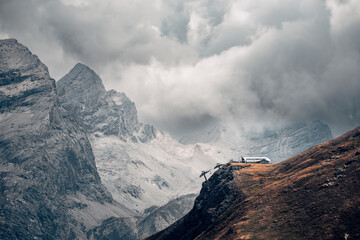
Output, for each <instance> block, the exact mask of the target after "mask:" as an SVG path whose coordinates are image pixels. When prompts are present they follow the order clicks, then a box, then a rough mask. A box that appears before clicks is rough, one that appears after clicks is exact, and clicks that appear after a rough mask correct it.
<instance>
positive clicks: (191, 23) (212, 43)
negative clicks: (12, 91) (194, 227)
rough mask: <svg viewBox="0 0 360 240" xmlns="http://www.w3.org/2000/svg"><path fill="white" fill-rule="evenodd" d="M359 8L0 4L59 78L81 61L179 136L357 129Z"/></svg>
mask: <svg viewBox="0 0 360 240" xmlns="http://www.w3.org/2000/svg"><path fill="white" fill-rule="evenodd" d="M359 26H360V3H359V1H357V0H345V1H343V0H327V1H325V0H324V1H313V0H301V1H291V0H268V1H259V0H201V1H200V0H156V1H129V0H105V1H96V0H76V1H70V0H61V1H60V0H59V1H56V0H51V1H50V0H32V1H25V0H23V1H21V0H12V1H7V0H0V37H1V38H8V37H13V38H17V39H18V40H19V41H20V42H21V43H23V44H25V45H27V46H28V47H29V48H30V50H31V51H33V52H34V53H35V54H37V55H39V57H40V59H41V60H42V61H43V62H44V63H45V64H46V65H47V66H48V67H49V70H50V74H51V75H52V76H53V77H54V78H56V79H59V78H61V77H62V76H63V75H65V74H66V73H67V72H68V71H69V70H70V69H71V67H72V66H73V65H75V63H77V62H82V63H84V64H87V65H89V66H90V67H91V68H93V69H94V70H95V71H96V72H98V73H99V74H100V76H101V77H102V79H103V81H104V83H105V86H106V88H108V89H111V88H114V89H116V90H119V91H123V92H125V93H126V94H127V95H128V96H129V97H130V98H131V99H132V100H133V101H134V102H135V103H136V105H137V108H138V112H139V115H140V118H141V120H143V121H144V122H148V123H152V124H154V125H155V126H157V127H158V128H160V129H163V130H167V131H170V132H171V133H172V134H174V135H176V136H181V135H183V134H186V133H187V132H190V131H193V130H195V129H198V128H201V127H203V126H204V125H206V124H211V123H213V122H215V121H222V122H229V123H230V122H231V123H232V124H233V123H235V124H238V125H239V126H242V127H244V126H245V127H248V128H251V127H258V126H267V125H270V126H271V125H274V124H282V123H288V122H293V121H311V120H322V121H324V122H325V123H327V124H329V125H330V127H331V129H332V130H333V133H334V135H339V134H341V133H343V132H345V131H347V130H350V129H351V128H353V127H355V126H357V125H360V107H359V105H360V94H359V92H360V27H359Z"/></svg>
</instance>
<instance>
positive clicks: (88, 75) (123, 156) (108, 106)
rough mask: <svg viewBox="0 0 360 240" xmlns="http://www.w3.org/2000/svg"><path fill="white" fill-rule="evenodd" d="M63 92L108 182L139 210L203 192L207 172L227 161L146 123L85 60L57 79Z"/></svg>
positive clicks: (119, 198) (62, 101)
mask: <svg viewBox="0 0 360 240" xmlns="http://www.w3.org/2000/svg"><path fill="white" fill-rule="evenodd" d="M88 89H89V90H88ZM57 91H58V95H59V99H60V104H61V105H62V106H63V107H64V108H65V109H66V110H67V111H69V112H70V113H71V114H72V115H73V116H74V118H76V119H77V121H78V122H79V124H80V125H81V126H82V127H83V128H84V129H85V131H86V132H87V133H88V135H89V138H90V142H91V145H92V147H93V150H94V154H95V159H96V164H97V167H98V170H99V173H100V176H101V178H102V181H103V183H104V185H105V186H106V187H107V189H108V190H109V191H110V192H111V194H112V195H113V197H114V199H115V200H117V201H119V202H121V203H122V204H124V205H125V206H126V207H128V208H130V209H132V210H133V211H136V212H138V213H141V212H142V211H144V210H145V209H147V208H150V207H152V206H161V205H163V204H166V203H167V202H169V201H170V200H172V199H175V198H176V197H177V196H182V195H187V194H193V193H198V191H199V190H200V188H201V182H202V180H201V179H200V178H199V175H200V173H201V170H203V169H208V168H211V167H212V166H214V165H215V164H216V162H218V161H221V160H222V159H221V156H220V155H219V156H218V157H212V156H208V155H206V154H205V153H203V152H202V151H201V150H199V149H198V148H196V147H195V146H184V145H182V144H179V143H178V142H177V141H176V140H174V139H173V138H172V137H171V136H170V135H168V134H166V133H163V132H160V131H158V130H156V129H155V128H154V127H153V126H150V125H147V124H143V123H140V122H139V121H138V118H137V111H136V107H135V105H134V103H133V102H132V101H131V100H130V99H129V98H128V97H127V96H126V95H125V94H124V93H119V92H116V91H115V90H110V91H106V90H105V88H104V85H103V84H102V80H101V79H100V77H99V76H98V75H97V74H96V73H95V72H94V71H93V70H91V69H90V68H89V67H87V66H85V65H83V64H77V65H76V66H75V67H74V68H73V69H72V70H71V71H70V72H69V73H68V74H66V75H65V76H64V77H63V78H62V79H60V80H59V81H58V82H57ZM222 161H224V160H222Z"/></svg>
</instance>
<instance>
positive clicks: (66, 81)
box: [57, 63, 106, 105]
mask: <svg viewBox="0 0 360 240" xmlns="http://www.w3.org/2000/svg"><path fill="white" fill-rule="evenodd" d="M57 88H58V95H59V96H60V97H66V98H68V99H71V100H72V101H77V102H80V103H82V104H87V105H89V104H94V103H95V102H96V101H100V100H102V99H103V98H104V95H106V90H105V87H104V85H103V83H102V80H101V78H100V77H99V75H97V74H96V73H95V72H94V71H93V70H92V69H91V68H89V67H88V66H86V65H84V64H82V63H78V64H76V65H75V66H74V67H73V68H72V69H71V70H70V72H69V73H68V74H66V75H65V76H64V77H63V78H62V79H60V80H59V81H58V82H57Z"/></svg>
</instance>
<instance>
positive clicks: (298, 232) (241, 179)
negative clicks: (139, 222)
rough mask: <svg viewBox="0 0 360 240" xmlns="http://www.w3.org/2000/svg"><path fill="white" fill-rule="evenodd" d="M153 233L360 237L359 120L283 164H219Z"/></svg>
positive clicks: (219, 236) (162, 236) (160, 236)
mask: <svg viewBox="0 0 360 240" xmlns="http://www.w3.org/2000/svg"><path fill="white" fill-rule="evenodd" d="M148 239H219V240H220V239H349V240H350V239H360V128H356V129H354V130H353V131H350V132H348V133H346V134H344V135H343V136H341V137H338V138H336V139H334V140H332V141H330V142H327V143H324V144H321V145H318V146H315V147H313V148H311V149H309V150H307V151H305V152H303V153H301V154H298V155H296V156H294V157H292V158H290V159H288V160H286V161H284V162H281V163H278V164H273V165H260V164H237V163H232V164H231V165H229V166H226V167H224V168H223V169H220V170H219V171H217V172H216V173H215V174H214V175H213V176H212V177H211V178H210V179H209V181H208V182H206V183H204V185H203V189H202V191H201V193H200V195H199V197H198V198H197V199H196V202H195V205H194V208H193V209H192V211H191V212H190V213H189V214H188V215H186V216H185V217H184V218H183V219H181V220H179V221H178V222H177V223H175V224H174V225H172V226H170V227H169V228H168V229H166V230H164V231H162V232H160V233H157V234H155V235H154V236H151V237H150V238H148Z"/></svg>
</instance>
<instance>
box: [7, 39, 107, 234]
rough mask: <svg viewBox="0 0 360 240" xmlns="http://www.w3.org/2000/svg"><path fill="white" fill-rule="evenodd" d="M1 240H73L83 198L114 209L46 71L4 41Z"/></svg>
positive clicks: (81, 135)
mask: <svg viewBox="0 0 360 240" xmlns="http://www.w3.org/2000/svg"><path fill="white" fill-rule="evenodd" d="M0 119H1V121H0V176H1V178H0V238H1V239H71V238H75V237H84V236H85V235H84V232H83V231H84V230H85V228H84V226H83V225H81V223H79V222H77V221H75V220H74V218H73V217H72V216H71V214H69V211H70V210H71V209H77V208H80V209H84V208H86V205H84V204H83V205H81V204H80V203H79V201H78V203H77V201H74V200H71V199H69V198H68V197H69V196H73V197H74V198H76V196H77V195H82V196H84V197H85V198H86V199H87V200H88V201H94V202H98V203H100V204H110V203H111V202H112V201H113V200H112V197H111V195H110V194H109V193H108V192H107V191H106V189H105V188H104V187H103V186H102V185H101V182H100V177H99V175H98V173H97V170H96V166H95V161H94V155H93V153H92V149H91V145H90V143H89V141H88V138H87V136H86V133H85V132H84V131H83V130H81V128H79V126H78V125H77V123H76V122H75V120H74V119H73V118H72V117H71V116H70V115H69V114H67V112H66V111H65V110H64V109H62V108H61V107H60V106H59V104H58V98H57V96H56V91H55V81H54V80H53V79H51V78H50V76H49V73H48V70H47V68H46V66H45V65H44V64H42V63H41V62H40V60H39V59H38V58H37V57H36V56H35V55H33V54H31V52H30V51H29V50H28V49H27V48H26V47H24V46H23V45H21V44H19V43H18V42H17V41H16V40H13V39H10V40H1V41H0Z"/></svg>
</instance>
